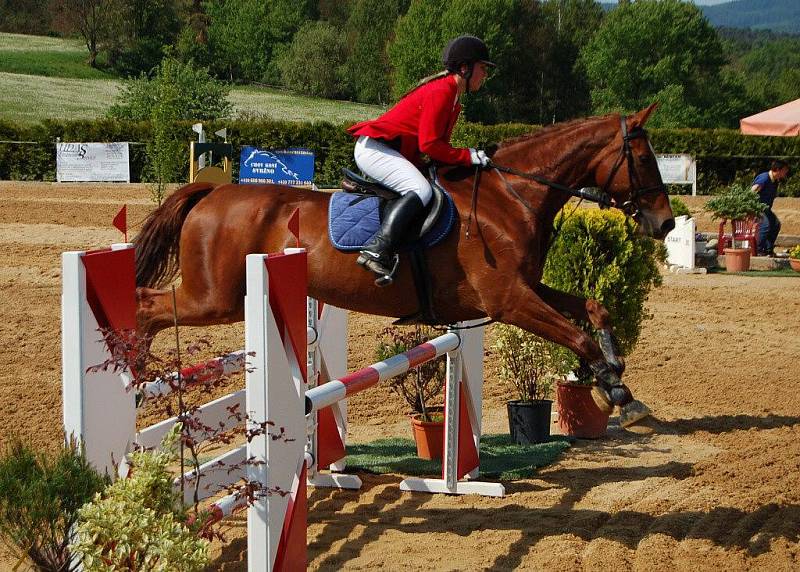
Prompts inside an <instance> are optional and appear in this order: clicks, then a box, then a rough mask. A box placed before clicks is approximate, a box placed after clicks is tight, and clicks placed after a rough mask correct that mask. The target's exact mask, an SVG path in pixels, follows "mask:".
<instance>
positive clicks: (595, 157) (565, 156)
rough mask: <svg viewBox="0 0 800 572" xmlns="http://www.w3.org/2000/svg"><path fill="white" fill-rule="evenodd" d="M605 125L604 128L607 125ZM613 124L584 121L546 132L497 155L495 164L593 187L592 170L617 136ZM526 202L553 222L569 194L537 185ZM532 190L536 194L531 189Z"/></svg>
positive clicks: (564, 182)
mask: <svg viewBox="0 0 800 572" xmlns="http://www.w3.org/2000/svg"><path fill="white" fill-rule="evenodd" d="M606 123H607V124H606ZM612 123H613V122H612V121H610V120H609V121H608V122H606V121H594V122H592V121H591V120H589V121H586V122H584V123H579V124H575V125H564V126H562V127H561V128H560V129H559V127H555V128H549V129H548V130H547V131H546V132H543V133H542V134H540V135H534V136H532V137H531V138H530V139H528V140H525V141H521V142H519V143H516V144H514V145H511V146H510V147H509V148H508V149H507V150H506V149H502V148H501V150H500V151H498V155H497V156H496V159H495V160H496V162H497V163H498V164H501V165H505V166H508V167H512V168H514V169H518V170H520V171H523V172H527V173H535V174H537V175H540V176H542V177H545V178H547V179H549V180H551V181H553V182H556V183H559V184H561V185H564V186H567V187H571V188H580V187H584V186H590V185H592V184H594V183H595V181H594V169H595V167H596V165H597V163H598V161H599V159H600V155H601V154H602V152H603V149H604V148H605V147H607V146H608V144H609V142H610V141H611V139H612V138H613V137H614V136H615V135H616V131H614V129H613V125H612ZM529 187H531V189H532V190H530V191H529V200H530V201H531V202H532V203H536V204H538V205H539V206H540V209H541V211H542V213H543V214H544V216H545V218H546V219H550V220H552V218H554V217H555V215H556V213H557V212H558V211H559V210H560V209H561V208H562V207H563V206H564V205H565V204H566V203H567V201H568V200H569V199H570V195H569V193H566V192H564V191H559V190H556V189H552V188H547V189H545V190H544V191H543V190H542V189H541V186H540V185H534V184H531V185H529ZM534 187H535V190H533V188H534Z"/></svg>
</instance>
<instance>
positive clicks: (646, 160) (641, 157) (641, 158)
mask: <svg viewBox="0 0 800 572" xmlns="http://www.w3.org/2000/svg"><path fill="white" fill-rule="evenodd" d="M651 160H652V157H651V156H650V155H639V161H640V162H642V163H649V162H650V161H651Z"/></svg>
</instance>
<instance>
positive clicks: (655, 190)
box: [595, 104, 675, 239]
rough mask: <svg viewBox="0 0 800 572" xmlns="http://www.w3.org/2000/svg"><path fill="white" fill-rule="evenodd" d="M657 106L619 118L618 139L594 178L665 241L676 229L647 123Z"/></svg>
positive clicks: (643, 227)
mask: <svg viewBox="0 0 800 572" xmlns="http://www.w3.org/2000/svg"><path fill="white" fill-rule="evenodd" d="M656 105H657V104H653V105H651V106H650V107H648V108H646V109H643V110H642V111H640V112H639V113H636V114H634V115H632V116H629V117H625V116H622V117H621V118H620V126H619V136H618V137H614V139H613V140H612V142H611V143H610V144H609V145H608V147H606V150H607V152H605V153H603V155H602V157H603V158H602V160H601V161H600V162H599V164H598V166H597V168H596V170H595V177H596V180H597V183H598V185H599V186H600V187H602V189H603V191H605V193H606V194H607V195H609V196H610V197H611V199H612V201H613V204H614V206H615V207H616V208H619V209H620V210H622V211H623V212H625V213H626V214H627V215H629V216H630V217H632V218H633V219H634V220H635V221H636V222H638V223H639V228H640V229H641V230H642V232H644V233H645V234H647V235H648V236H652V237H653V238H658V239H663V238H664V237H665V236H666V235H667V233H668V232H669V231H671V230H672V229H673V228H675V220H674V219H673V217H672V208H670V204H669V196H668V195H667V189H666V187H665V186H664V182H663V181H662V180H661V173H659V171H658V163H657V162H656V156H655V153H654V152H653V147H652V146H651V145H650V141H649V140H648V138H647V132H646V131H645V130H644V124H645V122H646V121H647V118H648V117H649V116H650V114H651V113H652V112H653V110H654V109H655V108H656Z"/></svg>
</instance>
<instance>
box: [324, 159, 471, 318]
mask: <svg viewBox="0 0 800 572" xmlns="http://www.w3.org/2000/svg"><path fill="white" fill-rule="evenodd" d="M342 173H343V174H344V180H343V181H342V190H343V191H344V192H345V193H348V195H347V196H348V197H353V196H355V198H354V199H349V202H348V203H347V206H348V207H354V206H355V207H356V210H358V207H357V205H358V203H359V202H361V201H367V200H369V201H371V202H372V205H369V206H366V207H365V208H364V209H363V211H364V212H363V216H364V217H365V218H369V217H370V214H371V217H372V219H373V220H372V223H373V225H375V224H377V226H376V227H375V232H377V228H378V227H379V225H380V218H381V217H380V213H382V212H383V209H384V208H385V206H386V204H387V203H388V202H390V201H393V200H396V199H398V198H399V197H400V196H401V195H400V193H398V192H397V191H395V190H393V189H391V188H389V187H387V186H385V185H383V184H381V183H378V182H376V181H371V180H369V179H366V178H364V177H362V176H361V175H358V174H356V173H354V172H353V171H351V170H350V169H342ZM429 175H430V176H429V180H430V181H431V188H432V189H433V196H432V199H431V201H430V202H429V203H428V205H427V206H426V207H425V210H424V211H423V212H422V214H421V215H420V216H419V217H418V218H417V220H416V221H414V222H413V223H412V224H411V226H410V227H409V229H408V231H407V234H406V236H405V237H404V239H403V243H402V245H401V249H400V251H401V252H408V254H409V258H410V261H411V270H412V276H413V277H414V286H415V289H416V293H417V299H418V301H419V310H418V311H417V313H415V314H412V315H410V316H405V317H402V318H400V319H398V320H396V321H395V322H394V323H395V324H411V323H419V322H422V323H425V324H440V323H441V322H440V320H439V319H438V318H437V317H436V313H435V311H434V308H433V298H432V287H431V275H430V272H429V270H428V265H427V261H426V259H425V251H424V250H425V248H427V247H430V246H434V245H435V244H438V243H439V242H440V241H442V240H443V239H444V238H445V237H446V236H447V234H448V233H449V232H450V230H451V228H452V226H453V223H454V221H455V214H456V211H455V205H454V204H453V200H452V198H450V196H449V195H448V194H447V191H445V190H444V189H443V188H442V186H441V185H440V183H439V181H438V176H437V174H436V169H435V167H431V168H430V171H429ZM336 194H339V193H335V195H336ZM375 205H377V213H375V212H374V209H375ZM339 208H340V207H339V206H337V205H336V201H333V200H332V206H331V210H330V217H331V220H330V221H329V230H330V239H331V242H332V243H333V244H334V246H335V247H336V248H337V249H339V250H342V251H351V252H352V251H356V250H359V249H360V248H362V247H363V246H364V245H365V244H366V243H368V242H369V240H370V239H371V237H372V236H374V232H371V234H370V237H369V238H364V235H363V234H362V235H361V236H359V239H358V240H355V239H352V240H350V242H349V243H348V244H344V242H345V240H344V239H346V238H348V237H347V236H343V235H342V234H341V233H339V234H337V236H334V234H335V233H334V231H333V230H332V229H333V227H334V216H335V211H338V210H339ZM370 211H371V213H370ZM358 216H362V214H359V215H358ZM345 218H346V217H345ZM348 223H350V221H348ZM345 234H346V233H345Z"/></svg>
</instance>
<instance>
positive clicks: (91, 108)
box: [0, 72, 119, 123]
mask: <svg viewBox="0 0 800 572" xmlns="http://www.w3.org/2000/svg"><path fill="white" fill-rule="evenodd" d="M118 90H119V83H118V82H116V81H112V80H98V79H67V78H60V77H45V76H35V75H23V74H12V73H3V72H0V119H5V120H8V121H12V122H16V123H38V122H39V121H42V120H43V119H92V118H94V117H99V116H101V115H103V114H104V113H105V112H106V110H107V109H108V108H109V106H110V105H111V104H112V103H113V102H114V98H115V97H116V96H117V91H118Z"/></svg>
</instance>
